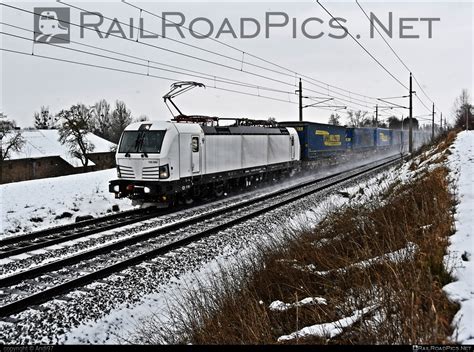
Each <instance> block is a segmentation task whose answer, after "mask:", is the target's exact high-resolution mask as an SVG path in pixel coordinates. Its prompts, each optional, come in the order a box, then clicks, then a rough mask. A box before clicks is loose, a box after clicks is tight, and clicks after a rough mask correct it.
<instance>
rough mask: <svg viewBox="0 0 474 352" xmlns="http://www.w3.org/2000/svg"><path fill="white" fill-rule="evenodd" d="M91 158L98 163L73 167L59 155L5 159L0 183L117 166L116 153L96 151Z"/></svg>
mask: <svg viewBox="0 0 474 352" xmlns="http://www.w3.org/2000/svg"><path fill="white" fill-rule="evenodd" d="M89 159H90V160H92V161H93V162H94V163H95V164H96V165H95V166H88V167H87V168H83V167H77V168H75V167H73V166H71V165H70V164H68V163H67V162H66V161H64V160H63V159H61V158H60V157H58V156H52V157H44V158H34V159H33V158H29V159H16V160H4V161H3V163H2V166H1V167H2V179H1V182H0V183H10V182H19V181H27V180H34V179H39V178H47V177H57V176H65V175H71V174H76V173H81V172H90V171H98V170H104V169H110V168H113V167H115V153H114V152H107V153H94V154H90V155H89Z"/></svg>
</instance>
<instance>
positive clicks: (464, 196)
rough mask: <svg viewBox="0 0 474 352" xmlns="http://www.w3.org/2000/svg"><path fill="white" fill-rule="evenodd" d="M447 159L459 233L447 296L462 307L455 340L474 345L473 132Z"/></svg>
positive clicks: (453, 241)
mask: <svg viewBox="0 0 474 352" xmlns="http://www.w3.org/2000/svg"><path fill="white" fill-rule="evenodd" d="M451 152H452V154H451V155H450V156H449V159H448V167H449V169H450V170H451V171H450V177H451V184H452V186H453V188H454V191H455V193H456V198H457V201H458V202H459V204H458V205H457V206H456V215H455V226H456V233H455V234H454V235H453V236H451V238H450V245H449V247H448V255H447V256H446V258H445V261H446V264H447V265H448V267H449V268H451V269H452V273H453V276H454V278H455V280H456V281H455V282H452V283H450V284H448V285H446V286H445V287H444V291H445V292H446V293H447V294H448V297H449V298H450V299H451V300H453V301H455V302H457V303H459V304H460V306H461V308H460V310H459V311H458V312H457V314H456V316H455V317H454V322H453V324H454V326H455V331H454V333H453V336H452V339H453V340H454V341H457V342H459V343H462V344H471V345H472V344H474V263H473V259H474V258H473V257H472V254H473V253H474V217H473V215H474V177H473V175H474V131H468V132H461V133H459V134H458V137H457V138H456V141H455V142H454V144H453V146H452V147H451Z"/></svg>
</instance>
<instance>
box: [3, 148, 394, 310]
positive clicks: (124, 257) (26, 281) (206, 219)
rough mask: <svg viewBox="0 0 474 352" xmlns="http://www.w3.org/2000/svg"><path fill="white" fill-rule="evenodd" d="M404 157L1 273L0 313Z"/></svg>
mask: <svg viewBox="0 0 474 352" xmlns="http://www.w3.org/2000/svg"><path fill="white" fill-rule="evenodd" d="M399 160H400V158H399V157H396V158H393V157H392V158H386V159H383V161H378V162H376V163H371V164H368V165H365V166H362V167H358V168H356V169H354V170H350V171H345V172H340V173H337V174H334V175H331V176H327V177H324V178H320V179H317V180H312V181H308V182H304V183H302V184H299V185H296V186H291V187H288V188H285V189H282V190H279V191H276V192H273V193H269V194H265V195H262V196H258V197H255V198H253V199H248V200H245V201H241V202H238V203H235V204H232V205H230V206H224V207H221V208H218V209H215V210H212V211H210V212H207V213H204V214H198V215H195V216H192V217H189V218H185V219H182V220H180V221H177V222H174V223H170V224H167V225H164V226H161V227H158V228H155V229H151V230H148V231H143V232H140V233H138V234H136V235H135V236H133V237H129V238H126V239H123V240H120V241H117V242H114V243H109V244H106V245H104V246H101V247H97V248H93V249H90V250H88V251H86V252H82V253H79V254H75V255H71V256H69V257H67V258H63V259H60V260H56V261H53V262H50V263H46V264H43V265H40V266H36V267H33V268H31V269H28V270H24V271H21V272H18V273H15V274H13V275H10V276H5V277H3V278H1V279H0V287H1V289H0V292H1V293H0V300H1V302H2V303H1V304H2V306H0V316H3V317H5V316H8V315H11V314H14V313H17V312H20V311H23V310H25V309H27V308H28V307H30V306H33V305H38V304H40V303H44V302H46V301H49V300H51V299H52V298H54V297H56V296H59V295H62V294H64V293H67V292H69V291H71V290H73V289H76V288H79V287H82V286H84V285H86V284H89V283H91V282H94V281H96V280H99V279H101V278H104V277H107V276H109V275H111V274H113V273H116V272H119V271H121V270H123V269H126V268H128V267H130V266H133V265H136V264H139V263H141V262H144V261H147V260H149V259H151V258H153V257H156V256H158V255H162V254H166V253H168V252H170V251H172V250H174V249H177V248H180V247H183V246H186V245H187V244H190V243H192V242H195V241H198V240H199V239H202V238H204V237H206V236H209V235H211V234H214V233H216V232H219V231H223V230H226V229H228V228H230V227H232V226H234V225H236V224H239V223H242V222H244V221H246V220H249V219H252V218H254V217H256V216H258V215H261V214H263V213H266V212H269V211H271V210H273V209H276V208H279V207H281V206H284V205H286V204H289V203H291V202H294V201H296V200H299V199H301V198H304V197H306V196H308V195H311V194H314V193H316V192H319V191H323V190H327V189H329V188H331V187H335V186H338V185H340V184H341V183H344V182H346V181H351V180H353V179H355V178H357V177H360V176H364V175H366V174H368V173H372V172H375V171H378V170H380V169H382V168H386V167H388V166H391V165H392V164H394V163H396V162H398V161H399Z"/></svg>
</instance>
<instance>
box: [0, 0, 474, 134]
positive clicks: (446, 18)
mask: <svg viewBox="0 0 474 352" xmlns="http://www.w3.org/2000/svg"><path fill="white" fill-rule="evenodd" d="M134 3H135V4H137V5H138V6H141V7H143V8H145V9H147V10H148V11H151V12H153V13H157V14H161V12H163V11H179V12H182V13H183V14H184V15H185V16H186V25H189V22H190V21H191V20H192V19H193V18H195V17H199V16H204V17H207V18H209V19H211V20H212V21H213V23H214V24H215V26H216V28H215V31H214V35H215V33H216V31H217V27H219V26H220V24H221V23H222V21H223V20H224V18H225V17H227V18H229V21H230V23H231V24H232V26H233V28H234V29H235V30H236V31H238V30H239V19H240V18H241V17H254V18H256V19H258V20H259V21H260V22H261V23H262V26H263V25H264V19H265V12H266V11H282V12H286V13H288V15H289V16H290V18H296V20H297V24H298V26H300V25H301V23H302V22H303V21H304V19H306V18H309V17H318V18H320V19H322V20H323V21H324V23H323V24H316V23H312V24H310V25H308V31H309V32H313V33H318V32H320V31H321V30H322V31H324V32H325V33H326V35H325V36H324V37H323V38H321V39H307V38H304V37H303V35H302V33H301V30H298V33H297V34H298V38H297V39H293V38H292V35H291V32H292V31H291V25H288V26H286V27H285V28H272V29H271V33H270V38H269V39H265V38H264V36H263V34H260V36H259V37H258V38H255V39H234V38H232V36H231V35H230V34H223V35H222V36H221V37H220V38H219V39H220V40H221V41H223V42H225V43H228V44H231V45H233V46H235V47H238V48H239V49H241V50H244V51H246V52H248V53H251V54H254V55H257V56H260V57H263V58H265V59H268V60H271V61H272V62H275V63H278V64H279V65H282V66H284V67H286V68H290V69H292V70H295V71H297V72H299V73H302V74H305V75H307V76H311V77H313V78H315V79H317V80H319V81H323V82H325V83H328V84H331V85H334V86H337V87H341V88H344V89H347V90H350V91H353V92H356V93H359V94H364V95H368V96H371V97H392V96H402V95H406V94H407V93H408V92H407V90H405V89H404V88H402V87H401V86H400V85H399V84H398V83H397V82H395V80H393V79H392V78H391V77H390V76H389V75H388V74H387V73H386V72H385V71H383V69H382V68H380V67H379V66H378V65H377V64H376V63H375V62H374V61H373V60H372V59H371V58H370V57H369V56H368V55H367V54H366V53H365V52H364V51H363V50H362V49H361V48H360V47H359V46H358V45H357V44H356V43H355V42H354V41H353V40H352V39H350V38H349V37H347V38H345V39H333V38H329V37H328V36H327V34H328V33H333V34H339V33H340V30H335V29H331V28H330V27H329V26H328V20H329V17H328V15H327V14H326V13H325V12H324V11H323V10H322V8H321V7H320V6H319V5H318V4H317V3H316V2H311V1H307V2H300V3H294V2H259V3H255V2H233V3H231V2H198V1H194V2H187V3H178V2H173V3H170V2H167V3H165V2H150V1H149V2H140V3H136V2H134ZM322 3H323V4H324V6H326V7H327V8H328V9H329V11H331V12H332V13H333V15H335V16H338V17H343V18H345V19H346V20H347V23H346V25H347V27H348V28H349V30H350V31H351V33H353V34H354V35H355V34H360V35H361V42H362V43H363V45H364V46H366V48H367V49H368V50H369V51H370V52H371V53H372V54H373V55H374V56H375V57H376V58H377V59H378V60H379V61H381V62H382V63H383V64H384V65H385V66H386V67H387V68H388V69H389V70H390V71H391V72H392V73H393V74H394V75H395V76H396V77H397V78H398V79H399V80H401V81H402V82H403V83H404V84H405V85H407V86H408V71H407V70H406V69H405V68H404V67H403V65H402V64H401V63H400V62H399V61H398V60H397V58H396V57H395V56H394V55H393V53H392V52H391V51H390V49H389V48H388V47H387V46H386V45H385V43H384V42H383V41H382V39H381V38H380V37H379V36H378V35H377V34H376V35H375V38H373V39H371V38H369V29H370V26H369V22H368V20H367V18H365V16H364V14H363V13H362V12H361V11H360V9H359V8H358V7H357V5H356V3H355V1H338V2H334V1H331V2H329V1H322ZM7 4H10V5H13V6H17V7H21V8H23V9H25V10H27V11H33V7H42V6H43V7H48V6H50V7H65V6H66V5H64V4H60V3H56V2H39V1H38V2H34V3H25V2H19V1H14V2H7ZM72 4H73V5H75V6H79V7H82V8H84V9H86V10H90V11H99V12H101V13H102V14H103V15H104V16H107V17H116V18H118V19H119V20H120V21H123V22H127V23H128V21H129V18H130V17H133V18H134V21H135V22H134V23H135V25H136V24H137V23H138V18H139V11H138V10H136V9H133V8H132V7H130V6H129V5H127V4H124V3H122V2H119V1H109V2H92V1H82V2H77V1H76V2H73V3H72ZM361 5H362V6H363V7H364V9H365V10H366V11H368V12H370V11H372V12H374V13H375V14H376V15H377V17H378V18H380V19H387V18H388V12H389V11H392V12H393V18H394V33H395V35H394V38H393V39H390V38H387V40H388V41H389V43H390V44H391V45H392V47H394V49H395V50H396V51H397V53H398V54H399V55H400V56H401V58H402V59H403V60H404V61H405V63H406V64H407V65H408V67H410V68H411V70H412V71H413V72H414V74H415V76H416V77H417V79H418V81H419V82H420V83H421V84H422V86H423V89H424V90H425V92H426V93H427V94H428V95H429V96H430V97H431V98H432V99H433V100H434V102H435V103H436V106H437V110H438V111H442V112H443V116H444V117H448V121H449V117H450V116H451V113H452V106H453V102H454V99H455V98H456V97H457V96H458V95H459V93H460V92H461V89H463V88H467V89H469V91H470V93H471V94H472V93H473V81H474V80H473V58H474V52H473V51H474V42H473V17H474V6H473V3H472V2H471V1H468V2H427V1H424V2H416V3H415V2H390V3H387V2H380V1H379V2H362V3H361ZM0 15H1V18H2V22H5V23H9V24H14V25H16V26H20V27H24V28H26V29H28V30H32V29H33V17H34V16H33V15H32V14H29V13H22V12H20V11H17V10H13V9H10V8H6V7H4V6H0ZM400 17H414V18H420V17H438V18H440V19H441V21H440V22H435V23H433V38H432V39H427V24H426V22H425V23H422V22H415V23H414V29H413V30H408V31H407V33H409V34H419V35H420V36H421V38H420V39H400V38H398V29H399V25H398V19H399V18H400ZM143 19H144V23H145V25H144V27H145V30H149V31H152V32H158V33H161V22H160V20H159V19H157V18H154V17H152V16H150V15H146V14H144V15H143ZM71 22H73V23H79V11H78V10H76V9H73V8H71ZM290 23H291V22H290ZM109 26H110V21H108V20H104V24H103V25H102V26H101V30H103V31H107V29H108V27H109ZM1 28H2V29H1V31H2V32H7V33H13V34H16V35H20V36H25V37H27V38H32V33H30V32H25V31H21V30H18V29H12V28H11V27H8V26H5V25H1ZM196 29H197V30H202V31H204V30H205V29H206V27H205V26H197V27H196ZM124 30H125V31H126V32H128V30H129V28H128V27H126V26H124ZM262 31H263V29H262ZM135 32H136V31H135ZM184 32H185V35H186V39H184V41H185V43H189V44H193V45H197V46H199V47H201V48H203V49H207V50H213V51H216V52H219V53H221V54H224V55H228V56H232V57H234V58H236V59H241V57H242V54H241V53H239V52H237V51H234V50H232V49H229V48H226V47H225V46H222V45H220V44H217V43H215V42H213V41H211V40H208V39H200V40H197V39H193V38H192V37H191V36H190V35H189V33H188V32H187V31H186V30H184ZM171 33H172V35H171V37H173V38H175V39H180V38H179V37H178V36H177V35H175V33H174V32H171ZM0 40H1V42H0V45H1V46H2V48H8V49H11V50H18V51H23V52H27V53H31V51H32V48H33V46H32V42H31V41H27V40H21V39H17V38H11V37H8V36H5V35H0ZM71 40H73V41H78V42H80V43H83V44H87V45H95V46H100V47H101V48H105V49H109V50H114V51H119V52H122V53H126V54H128V55H134V56H138V57H141V58H143V59H145V60H152V61H158V62H163V63H167V64H171V65H175V66H179V67H183V68H188V69H191V70H196V71H201V72H205V73H209V74H212V75H216V76H223V77H226V78H231V79H234V80H239V81H244V82H248V83H251V84H256V85H261V86H266V87H271V88H275V89H281V90H284V91H289V92H293V91H294V90H295V89H296V87H294V86H292V85H284V84H280V83H276V82H273V81H269V80H266V79H263V78H258V77H254V76H251V75H249V74H247V73H245V72H240V71H239V70H236V71H232V70H228V69H224V68H222V67H218V66H215V65H211V64H208V63H204V62H200V61H196V60H193V59H189V58H185V57H182V56H178V55H176V54H171V53H167V52H164V51H162V50H158V49H156V48H153V47H151V46H146V45H142V44H139V43H136V42H133V41H126V40H123V39H118V38H113V37H109V38H107V39H99V38H98V37H97V35H96V34H95V33H92V32H90V31H87V30H86V31H85V37H84V38H80V36H79V28H78V27H75V26H72V27H71ZM180 40H181V39H180ZM146 43H149V44H151V45H155V46H162V47H165V48H168V49H173V50H178V51H181V52H184V53H187V54H191V55H196V56H199V57H201V58H205V59H208V60H213V61H216V62H220V63H222V64H225V65H229V66H233V67H236V68H238V69H240V67H241V64H240V63H239V62H236V61H231V60H229V59H225V58H222V57H218V56H215V55H212V54H210V53H205V52H203V51H199V50H197V49H192V48H189V47H186V46H184V45H182V44H179V43H173V42H172V41H170V40H167V39H163V38H159V39H148V40H146ZM62 47H68V48H78V49H82V50H87V51H92V49H90V48H85V47H80V46H77V45H75V44H72V43H71V44H67V45H62ZM34 53H35V54H36V55H45V56H52V57H57V58H62V59H66V60H76V61H81V62H88V63H93V64H97V65H103V66H108V67H115V68H120V69H126V70H132V71H136V72H142V73H146V72H147V68H146V67H142V66H137V65H130V64H125V63H119V62H115V61H113V60H109V59H105V58H98V57H92V56H90V55H86V54H80V53H77V52H73V51H70V50H64V49H61V48H56V47H53V46H50V45H46V44H36V45H35V46H34ZM101 54H103V55H110V56H114V57H117V55H115V54H110V53H109V54H107V53H101ZM128 60H132V61H136V60H133V59H128ZM245 60H246V61H249V62H253V63H255V64H259V65H263V66H266V67H269V68H272V69H277V70H279V69H278V68H276V67H274V66H273V67H272V66H269V65H267V64H265V63H263V62H261V61H258V60H255V59H251V58H249V57H248V56H246V57H245ZM140 63H143V62H140ZM1 67H2V72H1V73H2V92H1V101H0V110H2V111H3V112H4V113H6V114H7V115H8V116H9V117H10V118H13V119H15V120H16V121H17V122H18V123H19V125H20V126H22V127H27V126H31V125H32V124H33V117H32V116H33V112H34V111H39V109H40V106H41V105H47V106H49V107H50V110H51V112H53V113H57V112H59V110H61V109H63V108H67V107H69V106H70V105H72V104H75V103H78V102H82V103H85V104H93V103H95V102H96V101H98V100H99V99H101V98H105V99H107V100H108V101H109V102H111V103H113V101H114V100H116V99H121V100H123V101H125V102H126V103H127V105H128V107H129V108H130V109H131V110H132V113H133V115H134V116H135V117H138V116H139V115H141V114H146V115H148V116H149V117H150V118H151V119H158V120H167V119H169V118H170V116H171V115H170V113H169V112H168V110H167V108H166V106H165V105H164V103H163V100H162V98H161V97H162V96H163V94H165V93H166V92H167V91H168V90H169V85H170V84H171V83H172V82H171V81H165V80H159V79H154V78H151V77H145V76H136V75H130V74H126V73H119V72H113V71H106V70H102V69H98V68H91V67H84V66H78V65H74V64H68V63H62V62H55V61H51V60H46V59H41V58H38V57H33V56H31V55H18V54H13V53H6V52H1ZM245 70H249V71H250V70H252V71H253V72H256V73H259V74H262V75H266V76H270V77H272V78H274V79H279V80H282V81H285V82H288V83H290V84H294V83H295V79H294V78H292V77H286V76H282V75H279V74H275V73H271V72H268V71H264V70H262V69H258V68H254V67H250V66H249V65H246V64H244V71H245ZM150 73H151V74H154V75H158V76H165V77H170V78H173V79H176V80H194V81H200V82H203V83H205V84H207V85H209V86H212V85H213V84H214V83H213V82H212V81H208V80H203V79H199V78H196V77H192V76H190V75H185V74H175V73H169V72H160V70H153V69H151V70H150ZM217 86H220V87H225V88H229V89H236V90H242V91H246V92H249V93H252V94H257V93H260V94H262V95H270V96H273V97H276V98H280V99H285V100H288V99H290V100H291V101H294V102H296V101H297V99H296V96H295V95H291V96H290V95H288V94H281V93H268V92H265V91H263V90H261V91H260V92H258V91H257V89H254V88H252V89H251V88H242V87H236V86H231V85H223V84H219V83H218V84H217ZM305 88H309V89H313V90H316V91H318V92H320V93H324V94H327V93H328V91H327V86H326V85H323V88H321V87H316V86H313V85H309V84H307V83H304V87H303V89H305ZM414 90H416V91H417V92H418V94H419V97H420V98H422V99H423V101H424V102H425V104H426V105H428V107H430V108H431V103H430V102H429V100H428V99H427V98H426V97H425V96H424V95H423V93H422V92H421V90H420V89H419V88H418V87H417V86H416V85H414ZM338 92H340V93H342V94H345V95H349V93H347V92H342V91H338ZM304 94H305V95H310V96H318V94H317V93H315V92H310V91H307V90H305V91H304ZM330 94H332V95H334V94H333V93H331V92H330ZM320 95H321V94H319V96H320ZM355 97H356V98H359V99H362V100H365V98H362V97H357V96H355ZM341 98H344V97H341ZM353 98H354V95H352V94H350V98H349V100H351V99H353ZM345 99H347V98H345ZM175 101H176V102H177V103H178V106H179V107H180V108H181V109H182V111H183V112H184V113H188V114H203V115H212V116H221V117H249V118H268V117H270V116H273V117H275V118H277V120H297V119H298V109H297V105H294V104H288V103H283V102H277V101H272V100H267V99H262V98H258V97H250V96H245V95H240V94H235V93H228V92H223V91H219V90H215V89H211V88H207V89H205V90H204V89H202V88H196V89H195V90H193V91H191V92H189V93H187V94H185V95H182V96H180V97H179V98H176V100H175ZM396 102H399V103H402V104H403V105H406V104H407V103H408V99H399V100H396ZM309 103H310V102H305V104H309ZM331 103H332V102H331ZM331 103H330V104H331ZM346 103H347V102H344V104H346ZM336 104H337V105H341V104H342V102H336ZM364 104H365V103H364ZM374 104H375V103H374V102H373V101H368V103H367V105H369V106H371V107H372V106H374ZM381 104H382V105H384V104H383V103H381ZM350 105H352V106H354V107H358V108H360V109H362V110H371V112H372V110H373V109H372V108H364V107H360V106H357V105H354V104H350ZM385 105H386V104H385ZM330 113H331V112H330V111H327V110H322V109H314V108H307V109H305V110H304V115H305V119H307V120H312V121H320V122H327V119H328V117H329V115H330ZM385 113H390V111H386V112H385ZM402 113H403V114H404V115H405V116H406V115H407V111H406V110H398V112H397V114H398V115H401V114H402ZM427 113H428V111H427V110H426V109H425V108H424V107H423V106H422V105H421V104H420V102H419V101H418V100H417V99H414V115H415V116H417V115H424V114H427ZM341 114H342V115H343V116H345V113H343V112H342V113H341ZM385 117H386V116H385ZM438 120H439V115H437V116H436V121H438ZM422 122H426V121H422Z"/></svg>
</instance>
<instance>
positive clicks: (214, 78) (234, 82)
mask: <svg viewBox="0 0 474 352" xmlns="http://www.w3.org/2000/svg"><path fill="white" fill-rule="evenodd" d="M0 24H2V25H6V26H10V27H12V28H16V29H21V30H24V31H27V32H31V33H34V31H32V30H29V29H26V28H23V27H19V26H16V25H12V24H9V23H6V22H1V21H0ZM0 33H2V34H4V35H8V36H11V37H16V38H18V39H23V40H27V41H32V42H34V39H33V38H27V37H22V36H18V35H15V34H12V33H7V32H1V31H0ZM58 39H59V40H64V41H66V40H67V39H63V38H58ZM69 42H70V43H74V44H77V45H80V46H85V47H88V48H93V49H96V50H100V51H105V52H108V53H113V54H116V55H120V56H124V57H129V58H133V59H136V60H140V61H143V62H146V64H140V63H138V62H133V61H128V60H123V59H119V58H114V57H110V56H106V55H101V54H97V53H93V52H87V51H84V50H80V49H75V48H72V47H65V46H62V45H57V44H54V43H49V42H45V43H44V44H47V45H50V46H54V47H57V48H59V49H63V50H70V51H76V52H80V53H83V54H87V55H93V56H97V57H102V58H106V59H110V60H115V61H120V62H123V63H129V64H133V65H138V66H142V67H146V68H148V69H150V68H151V69H155V70H161V71H166V72H170V73H176V74H186V75H190V76H194V77H198V78H201V79H205V80H210V81H213V82H219V83H224V84H231V85H237V86H243V87H248V88H255V89H258V88H259V89H262V90H266V91H271V92H278V93H284V94H288V93H291V92H289V91H284V90H279V89H275V88H270V87H265V86H262V85H255V84H251V83H247V82H242V81H237V80H233V79H228V78H225V77H221V76H216V75H212V74H207V73H203V72H199V71H193V70H188V69H185V68H181V67H178V66H173V65H167V64H164V63H160V62H156V61H152V60H147V59H143V58H140V57H137V56H133V55H129V54H124V53H121V52H118V51H115V50H109V49H105V48H101V47H97V46H94V45H89V44H84V43H80V42H76V41H72V40H70V41H69ZM33 55H34V54H33ZM150 63H155V64H157V65H163V66H168V67H172V68H176V69H179V70H182V71H187V72H180V71H175V70H170V69H166V68H162V67H156V66H153V65H150ZM188 72H191V73H188ZM206 76H207V77H206Z"/></svg>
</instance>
